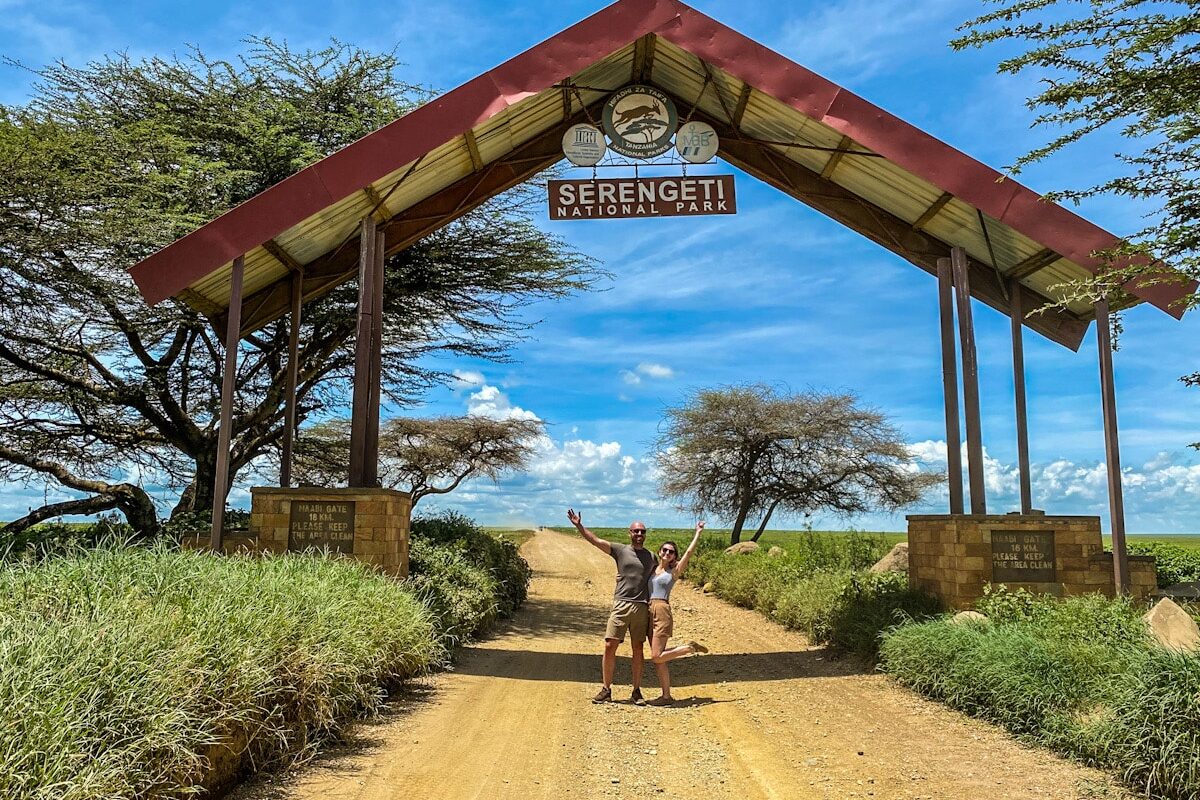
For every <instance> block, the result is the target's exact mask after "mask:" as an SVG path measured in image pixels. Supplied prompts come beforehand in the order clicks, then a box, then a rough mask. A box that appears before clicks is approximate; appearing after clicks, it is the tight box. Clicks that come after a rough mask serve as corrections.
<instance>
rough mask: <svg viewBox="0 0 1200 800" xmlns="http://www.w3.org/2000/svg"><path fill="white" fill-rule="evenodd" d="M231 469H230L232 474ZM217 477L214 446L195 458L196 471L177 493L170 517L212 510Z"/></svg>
mask: <svg viewBox="0 0 1200 800" xmlns="http://www.w3.org/2000/svg"><path fill="white" fill-rule="evenodd" d="M232 472H233V470H230V473H231V475H232ZM216 479H217V459H216V448H215V447H214V448H213V449H212V451H209V453H208V455H207V457H205V458H198V459H196V472H195V474H193V475H192V482H191V483H189V484H188V485H187V486H186V487H185V488H184V490H183V493H182V494H180V495H179V502H178V503H176V504H175V507H174V508H173V509H171V518H172V519H174V518H175V516H176V515H177V514H180V513H183V512H204V511H212V501H213V482H214V481H216Z"/></svg>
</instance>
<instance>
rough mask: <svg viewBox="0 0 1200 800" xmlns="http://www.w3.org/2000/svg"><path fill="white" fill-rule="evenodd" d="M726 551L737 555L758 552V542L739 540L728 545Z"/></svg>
mask: <svg viewBox="0 0 1200 800" xmlns="http://www.w3.org/2000/svg"><path fill="white" fill-rule="evenodd" d="M725 552H726V553H730V554H732V555H735V556H742V555H745V554H746V553H757V552H758V542H738V543H737V544H735V545H731V546H729V547H726V548H725Z"/></svg>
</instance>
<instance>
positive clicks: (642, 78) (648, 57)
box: [629, 33, 658, 83]
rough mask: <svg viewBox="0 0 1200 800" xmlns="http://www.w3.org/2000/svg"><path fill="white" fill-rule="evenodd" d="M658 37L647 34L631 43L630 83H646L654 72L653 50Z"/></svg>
mask: <svg viewBox="0 0 1200 800" xmlns="http://www.w3.org/2000/svg"><path fill="white" fill-rule="evenodd" d="M657 43H658V37H657V36H655V35H654V34H653V33H647V34H646V35H645V36H643V37H642V38H640V39H638V40H637V41H636V42H634V43H633V70H632V71H631V72H630V74H629V80H630V81H631V82H632V83H646V82H647V81H649V80H650V74H651V73H652V72H653V71H654V49H655V46H656V45H657Z"/></svg>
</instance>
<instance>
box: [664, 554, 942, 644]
mask: <svg viewBox="0 0 1200 800" xmlns="http://www.w3.org/2000/svg"><path fill="white" fill-rule="evenodd" d="M889 549H891V548H890V545H889V543H888V541H887V539H886V538H885V537H883V536H879V535H874V536H872V535H864V534H859V533H849V534H840V535H829V534H816V533H811V532H810V533H808V534H806V535H802V536H798V537H796V539H795V540H794V541H793V542H792V547H790V548H789V549H788V551H787V552H786V553H785V554H784V555H781V556H775V557H772V556H769V555H767V554H766V553H765V552H762V551H758V552H754V553H749V554H745V555H727V554H726V553H725V552H724V550H723V548H720V547H716V546H710V547H708V548H706V549H704V550H703V551H698V552H697V555H696V556H695V557H694V560H693V565H694V566H692V567H690V568H689V569H688V578H689V579H690V580H693V581H695V582H697V583H701V584H704V583H710V582H711V583H712V584H713V590H714V591H715V592H716V594H717V596H718V597H721V598H722V599H724V600H728V601H729V602H731V603H736V604H737V605H740V606H744V607H746V608H753V609H756V610H758V611H760V612H762V613H764V614H768V615H770V616H772V617H773V618H774V619H776V620H778V621H779V622H780V623H782V624H784V625H787V626H788V627H791V628H796V629H797V630H800V631H803V632H804V633H805V634H806V635H807V636H808V637H809V638H810V639H811V640H812V641H813V642H815V643H823V642H829V643H832V644H834V645H837V646H838V647H841V648H843V649H845V650H849V651H850V652H852V653H855V654H856V655H860V656H863V657H866V658H872V657H874V655H875V652H876V648H877V646H878V640H879V635H880V633H881V631H883V630H885V629H887V628H889V627H891V626H893V625H896V624H899V623H900V622H902V621H904V620H906V619H909V618H912V617H925V616H929V615H931V614H935V613H937V612H938V611H939V610H940V609H939V607H938V604H937V601H936V600H934V599H933V598H931V597H929V596H927V595H924V594H921V593H919V592H915V591H910V590H909V589H908V579H907V576H905V575H903V574H901V573H883V574H873V573H868V572H865V568H866V567H869V566H870V565H872V564H874V563H875V562H876V561H878V560H879V559H880V558H882V557H883V555H884V554H886V553H887V551H888V550H889Z"/></svg>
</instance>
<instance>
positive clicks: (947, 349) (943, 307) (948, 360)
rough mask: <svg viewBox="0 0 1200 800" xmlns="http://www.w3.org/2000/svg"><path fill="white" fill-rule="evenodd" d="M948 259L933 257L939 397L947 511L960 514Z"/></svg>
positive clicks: (959, 446)
mask: <svg viewBox="0 0 1200 800" xmlns="http://www.w3.org/2000/svg"><path fill="white" fill-rule="evenodd" d="M950 270H951V267H950V259H948V258H939V259H938V260H937V277H938V313H939V314H940V319H939V321H940V323H941V325H940V327H941V338H942V398H943V400H944V401H945V406H946V472H947V473H948V476H947V477H948V480H949V482H950V513H951V514H962V513H963V480H962V440H961V438H960V437H959V432H958V424H959V416H958V361H957V359H956V358H955V355H954V279H953V277H952V275H951V272H950Z"/></svg>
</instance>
